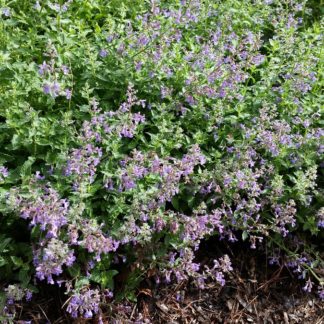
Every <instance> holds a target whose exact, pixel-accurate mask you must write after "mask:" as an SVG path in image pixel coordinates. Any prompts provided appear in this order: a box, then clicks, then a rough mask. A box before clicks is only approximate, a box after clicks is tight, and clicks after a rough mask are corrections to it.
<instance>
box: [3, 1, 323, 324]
mask: <svg viewBox="0 0 324 324" xmlns="http://www.w3.org/2000/svg"><path fill="white" fill-rule="evenodd" d="M0 5H1V9H0V15H1V16H0V17H1V19H0V72H1V77H0V90H1V97H0V147H1V151H0V217H1V218H0V222H1V224H0V225H1V226H0V238H1V242H0V282H1V285H2V286H3V288H4V289H3V290H4V292H3V293H1V300H2V305H1V309H2V315H1V316H2V320H3V321H4V320H5V318H10V317H13V316H14V311H15V310H14V306H13V305H14V303H15V302H18V301H21V300H23V299H27V300H29V299H30V298H32V294H33V293H37V291H38V289H37V286H38V283H39V282H42V281H45V282H47V283H48V284H52V285H60V286H62V287H65V288H64V289H65V292H66V294H67V297H68V298H67V302H66V306H67V308H66V309H67V311H68V312H69V313H70V314H71V315H72V316H73V317H78V316H82V317H86V318H90V317H93V316H95V315H96V314H99V315H100V313H101V311H102V309H103V307H107V304H108V305H109V302H110V301H111V300H112V299H113V298H116V299H117V300H118V299H119V300H121V299H123V298H128V299H131V300H132V299H134V298H136V297H135V294H134V289H135V288H136V286H137V285H138V284H139V283H140V281H141V280H142V279H143V278H144V277H145V276H146V277H151V278H154V279H155V281H156V284H159V283H160V282H161V281H162V282H173V281H178V282H181V281H184V280H185V281H190V282H191V283H192V284H193V285H195V286H196V287H198V288H199V289H203V288H204V286H205V285H206V283H207V282H209V281H211V280H214V281H215V282H218V283H219V284H220V285H224V284H225V278H226V273H228V272H230V271H231V270H232V266H231V262H230V259H229V257H228V256H227V255H224V256H221V257H220V258H218V259H216V260H214V263H213V264H205V265H204V266H202V265H201V264H199V262H197V260H196V259H195V251H196V250H197V249H198V248H199V245H200V243H201V241H202V240H205V239H208V238H209V237H211V236H214V237H217V238H219V240H226V241H229V242H234V241H238V240H239V241H245V240H247V241H249V242H250V244H251V248H260V249H261V248H264V247H267V250H268V257H269V262H271V263H281V264H284V265H285V266H287V267H289V268H291V269H292V270H293V272H295V273H296V274H297V275H298V276H299V277H300V278H301V279H302V280H304V285H305V286H304V290H306V291H312V290H318V294H319V296H320V297H321V298H324V287H323V285H324V284H323V279H322V278H321V273H322V272H321V269H323V261H322V258H321V254H320V251H321V246H320V244H321V239H323V230H322V229H323V227H324V208H323V186H322V185H323V163H322V162H321V156H322V154H323V142H322V144H321V141H322V140H323V128H322V125H323V120H322V119H321V105H322V104H323V94H322V93H321V85H322V76H323V60H321V51H320V48H321V46H320V45H321V41H322V29H321V22H322V21H321V14H320V13H318V12H313V11H312V9H314V6H315V5H314V3H313V2H312V1H297V0H245V1H241V0H226V1H208V0H205V1H202V0H181V1H180V0H170V1H158V0H151V1H140V0H132V1H130V0H118V1H115V0H91V1H89V0H87V1H85V0H68V1H59V0H58V1H57V2H54V1H52V2H51V1H46V0H42V1H34V2H33V1H29V0H12V1H6V0H1V1H0ZM315 7H316V6H315ZM121 273H122V276H120V278H119V280H116V278H118V276H119V275H120V274H121ZM125 274H126V275H125ZM121 278H122V279H121ZM121 282H122V284H120V283H121Z"/></svg>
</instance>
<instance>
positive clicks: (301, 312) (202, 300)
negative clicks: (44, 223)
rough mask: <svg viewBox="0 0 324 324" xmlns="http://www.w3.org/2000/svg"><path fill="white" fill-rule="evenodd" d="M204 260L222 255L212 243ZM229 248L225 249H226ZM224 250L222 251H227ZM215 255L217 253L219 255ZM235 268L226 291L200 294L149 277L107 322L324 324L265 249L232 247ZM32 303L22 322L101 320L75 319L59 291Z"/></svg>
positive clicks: (320, 309)
mask: <svg viewBox="0 0 324 324" xmlns="http://www.w3.org/2000/svg"><path fill="white" fill-rule="evenodd" d="M209 248H211V249H209V251H210V250H212V251H214V252H213V253H212V255H210V254H209V253H207V254H205V253H204V255H202V256H200V258H201V259H206V258H207V259H209V258H211V257H212V256H214V257H215V256H218V255H217V254H219V252H220V251H216V250H217V249H216V247H215V246H214V247H213V246H210V245H209ZM223 248H224V247H223ZM223 248H221V250H223ZM215 251H216V252H215ZM227 251H229V254H230V257H231V259H232V262H233V268H234V270H233V271H232V272H231V274H230V276H228V278H227V283H226V285H225V287H220V286H219V285H217V284H215V283H209V285H208V287H207V289H205V290H198V289H195V288H194V287H192V286H191V285H190V283H181V284H176V283H175V284H173V285H160V286H156V285H155V284H153V283H152V282H151V281H150V280H149V279H147V280H146V281H144V282H143V284H142V286H141V287H140V289H139V290H138V292H137V299H138V301H137V303H131V302H128V303H123V304H120V303H119V304H115V303H113V304H111V305H107V310H106V311H105V312H104V314H102V319H103V322H104V323H116V324H124V323H125V324H128V323H136V324H140V323H154V324H155V323H167V324H176V323H178V324H189V323H190V324H193V323H204V324H207V323H224V324H226V323H228V324H230V323H271V324H272V323H273V324H277V323H284V324H288V323H303V324H307V323H311V324H322V323H324V304H323V302H321V301H320V300H319V299H318V297H317V296H315V294H306V293H305V292H304V291H303V290H302V282H300V280H298V279H297V278H296V276H295V275H293V274H292V273H290V272H289V271H288V270H287V269H286V268H284V267H279V266H276V267H275V266H272V267H270V266H268V263H267V262H266V258H265V257H264V255H262V253H260V251H253V250H250V249H248V248H241V247H240V248H237V247H236V248H235V252H232V250H231V249H228V250H227ZM52 289H53V290H48V291H47V295H46V296H45V297H43V299H41V300H35V301H34V302H33V303H32V304H29V305H25V306H20V307H21V313H20V316H19V318H20V319H21V321H19V320H18V321H17V322H16V323H23V321H22V319H24V320H27V319H28V320H32V323H36V324H37V323H40V324H43V323H51V324H61V323H71V324H79V323H80V324H82V323H97V322H98V321H97V320H92V321H89V320H87V321H86V320H82V319H78V320H74V321H73V320H71V319H70V318H69V316H68V315H67V314H66V313H65V312H64V311H63V309H62V305H63V304H64V295H63V296H62V294H60V292H58V291H57V290H55V288H52Z"/></svg>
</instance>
